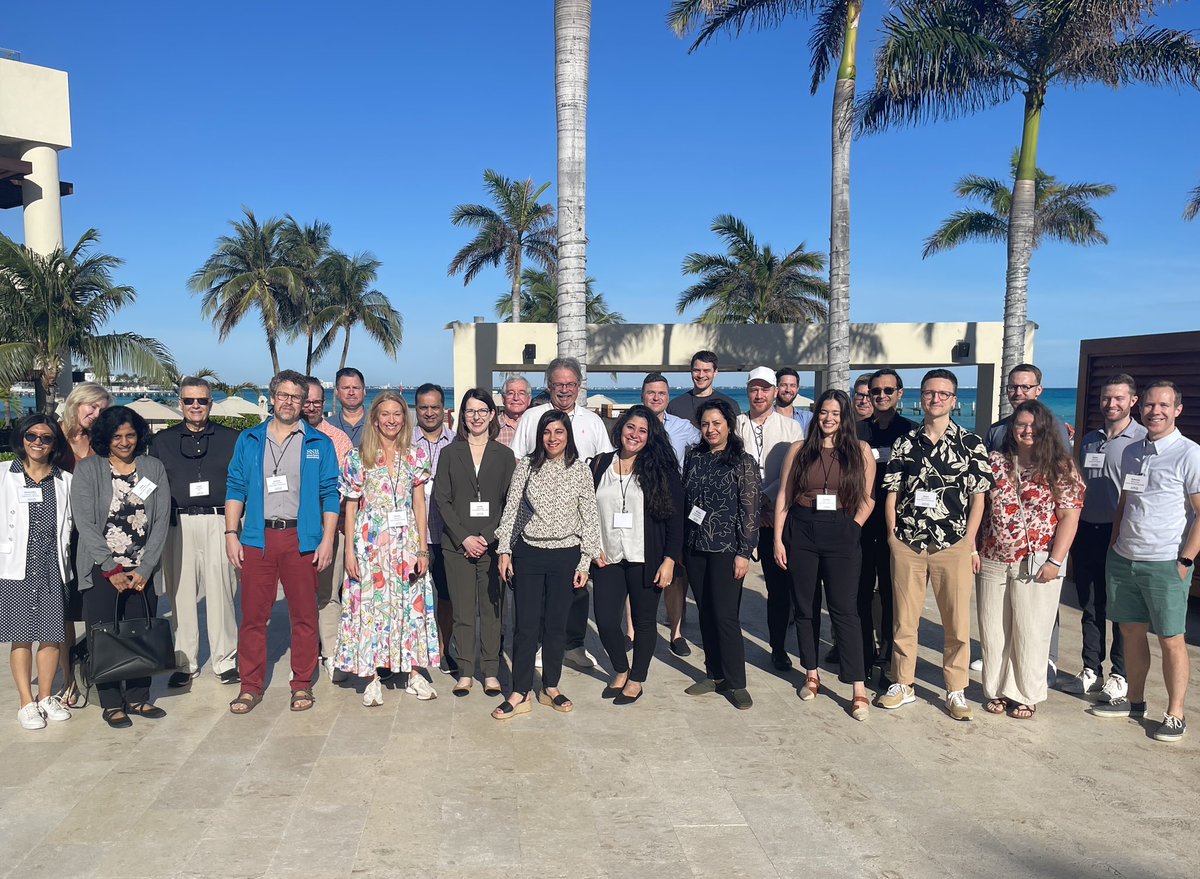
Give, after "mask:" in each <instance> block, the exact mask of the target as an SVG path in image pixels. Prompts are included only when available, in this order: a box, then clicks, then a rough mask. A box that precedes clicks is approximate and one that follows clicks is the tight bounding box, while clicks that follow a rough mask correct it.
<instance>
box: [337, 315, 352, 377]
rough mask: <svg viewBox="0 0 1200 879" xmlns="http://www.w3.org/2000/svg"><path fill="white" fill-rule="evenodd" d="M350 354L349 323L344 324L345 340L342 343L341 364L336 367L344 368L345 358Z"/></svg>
mask: <svg viewBox="0 0 1200 879" xmlns="http://www.w3.org/2000/svg"><path fill="white" fill-rule="evenodd" d="M349 356H350V324H346V341H345V342H344V343H343V344H342V365H341V366H339V367H338V369H345V368H346V358H347V357H349Z"/></svg>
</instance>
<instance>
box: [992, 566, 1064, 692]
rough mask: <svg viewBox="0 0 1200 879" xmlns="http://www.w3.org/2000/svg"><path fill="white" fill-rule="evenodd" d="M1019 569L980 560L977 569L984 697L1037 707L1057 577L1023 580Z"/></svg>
mask: <svg viewBox="0 0 1200 879" xmlns="http://www.w3.org/2000/svg"><path fill="white" fill-rule="evenodd" d="M1020 567H1021V566H1020V565H1019V564H1011V565H1006V564H1003V563H1002V562H993V561H988V560H987V559H984V560H983V562H982V565H981V567H980V569H979V641H980V643H981V644H982V646H983V695H984V696H986V697H987V698H988V699H997V698H1004V699H1008V700H1009V701H1012V702H1018V703H1020V704H1022V705H1037V704H1038V703H1039V702H1044V701H1045V700H1046V663H1047V661H1048V660H1049V658H1050V633H1051V632H1052V631H1053V629H1054V617H1055V615H1056V614H1057V613H1058V597H1059V594H1060V593H1061V592H1062V578H1061V577H1059V578H1058V579H1057V580H1052V581H1051V582H1049V583H1036V582H1034V581H1033V580H1022V579H1021V578H1020V576H1019V570H1020ZM1035 573H1036V572H1035Z"/></svg>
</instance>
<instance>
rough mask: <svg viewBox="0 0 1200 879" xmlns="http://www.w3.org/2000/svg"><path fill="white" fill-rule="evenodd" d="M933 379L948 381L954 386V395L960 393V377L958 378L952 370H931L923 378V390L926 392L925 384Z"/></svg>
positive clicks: (939, 368)
mask: <svg viewBox="0 0 1200 879" xmlns="http://www.w3.org/2000/svg"><path fill="white" fill-rule="evenodd" d="M931 378H941V379H945V380H946V381H948V382H950V384H952V385H954V393H956V394H957V393H958V376H956V375H955V374H954V373H952V372H951V371H950V370H948V369H942V368H941V367H938V368H937V369H931V370H929V372H927V373H925V374H924V375H923V376H921V390H925V382H927V381H929V380H930V379H931Z"/></svg>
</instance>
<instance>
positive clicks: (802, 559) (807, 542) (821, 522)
mask: <svg viewBox="0 0 1200 879" xmlns="http://www.w3.org/2000/svg"><path fill="white" fill-rule="evenodd" d="M861 533H862V529H861V528H859V526H858V524H857V523H856V522H855V521H854V517H853V516H851V515H849V514H848V513H846V512H845V511H844V510H813V509H810V508H808V507H800V506H793V507H792V508H791V509H790V510H788V521H787V530H786V531H785V532H784V534H785V535H786V545H787V562H788V573H790V574H791V575H792V589H793V590H795V594H796V613H797V616H798V619H797V621H796V632H797V634H798V635H799V637H800V664H801V665H803V666H804V667H805V668H806V669H808V670H809V671H813V670H815V669H816V668H817V661H818V658H817V640H816V639H815V638H813V637H812V626H811V620H809V619H808V618H807V615H808V613H809V612H810V609H811V608H812V606H813V593H814V592H816V591H817V589H818V582H823V583H824V584H825V603H826V605H827V606H828V608H829V619H830V621H831V623H832V624H833V637H834V640H835V641H836V642H837V645H838V659H839V664H838V679H839V680H841V681H843V682H844V683H847V684H852V683H854V682H856V681H862V680H865V679H866V666H865V665H864V659H865V652H864V651H863V645H862V637H863V632H862V627H861V626H860V624H859V619H858V594H859V589H858V586H859V567H860V565H861V564H862V549H861V546H860V543H859V536H860V535H861Z"/></svg>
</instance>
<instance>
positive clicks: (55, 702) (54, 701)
mask: <svg viewBox="0 0 1200 879" xmlns="http://www.w3.org/2000/svg"><path fill="white" fill-rule="evenodd" d="M37 707H38V710H39V711H41V712H42V717H44V718H46V719H47V720H70V719H71V712H70V711H68V710H67V706H65V705H63V703H62V699H60V698H58V697H57V696H47V697H46V698H45V699H42V700H41V701H39V702H38V704H37Z"/></svg>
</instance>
